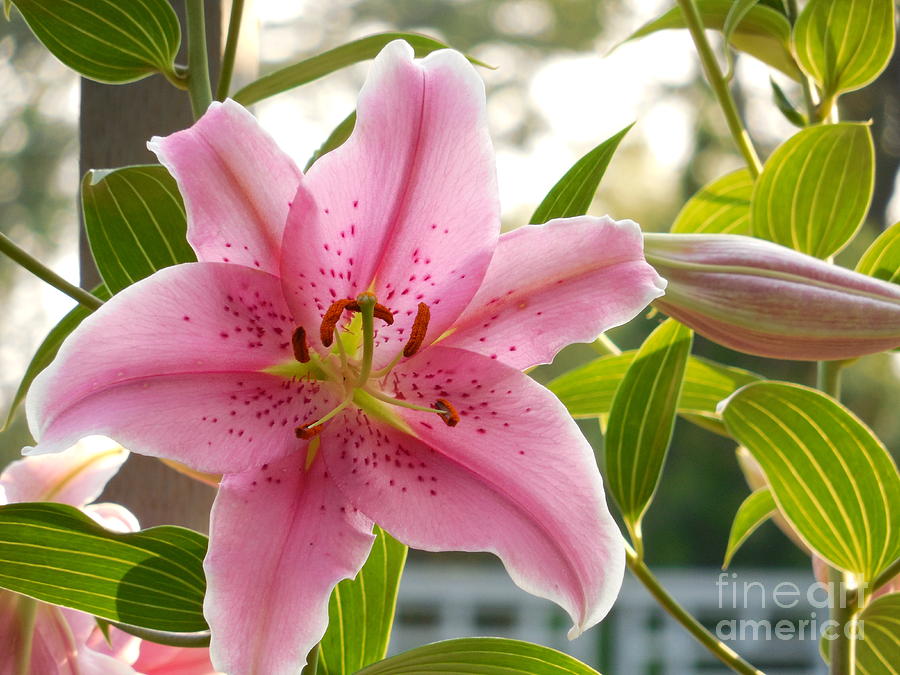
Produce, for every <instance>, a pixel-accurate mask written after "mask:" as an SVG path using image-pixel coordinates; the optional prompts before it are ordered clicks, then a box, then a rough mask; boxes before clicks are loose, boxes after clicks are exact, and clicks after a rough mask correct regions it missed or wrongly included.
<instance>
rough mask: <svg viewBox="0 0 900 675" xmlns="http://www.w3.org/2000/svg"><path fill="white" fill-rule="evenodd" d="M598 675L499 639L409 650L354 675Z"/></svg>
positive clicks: (549, 652)
mask: <svg viewBox="0 0 900 675" xmlns="http://www.w3.org/2000/svg"><path fill="white" fill-rule="evenodd" d="M400 673H403V674H404V675H413V674H415V675H431V674H432V673H466V674H467V675H513V674H514V673H523V674H524V675H599V673H597V671H596V670H594V669H593V668H590V667H589V666H587V665H585V664H584V663H582V662H581V661H577V660H576V659H574V658H572V657H571V656H569V655H568V654H563V653H562V652H558V651H556V650H555V649H550V648H549V647H542V646H541V645H535V644H531V643H530V642H520V641H519V640H506V639H502V638H461V639H459V640H445V641H444V642H435V643H434V644H430V645H425V646H424V647H417V648H416V649H410V650H409V651H407V652H403V653H402V654H397V655H396V656H392V657H391V658H389V659H385V660H384V661H381V662H379V663H376V664H374V665H371V666H369V667H368V668H363V669H362V670H360V671H359V673H357V675H400Z"/></svg>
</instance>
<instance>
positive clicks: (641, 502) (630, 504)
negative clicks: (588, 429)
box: [605, 319, 694, 531]
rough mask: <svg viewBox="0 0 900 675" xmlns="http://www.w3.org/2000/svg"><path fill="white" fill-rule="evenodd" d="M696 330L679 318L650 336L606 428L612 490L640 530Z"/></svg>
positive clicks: (621, 388) (615, 401)
mask: <svg viewBox="0 0 900 675" xmlns="http://www.w3.org/2000/svg"><path fill="white" fill-rule="evenodd" d="M693 337H694V334H693V332H692V331H691V329H690V328H688V327H686V326H684V325H682V324H680V323H678V322H677V321H675V320H674V319H668V320H666V321H665V322H664V323H663V324H662V325H660V326H659V327H658V328H657V329H656V330H654V331H653V333H651V334H650V337H648V338H647V339H646V340H645V341H644V344H643V345H641V348H640V349H639V350H638V352H637V354H636V355H635V357H634V361H633V362H632V363H631V365H630V366H629V367H628V371H627V372H626V373H625V377H624V378H623V379H622V383H621V384H620V385H619V388H618V389H617V390H616V395H615V397H614V398H613V402H612V407H611V408H610V412H609V426H608V428H607V431H606V442H605V450H606V470H607V477H608V481H609V488H610V491H611V492H612V493H613V495H614V496H615V498H616V501H617V502H618V503H619V507H620V508H621V510H622V515H623V517H624V518H625V520H626V522H628V523H629V525H630V526H631V527H632V530H633V531H634V530H637V529H638V527H639V524H640V520H641V517H642V516H643V514H644V512H645V511H646V510H647V507H648V506H649V505H650V501H651V500H652V499H653V493H654V492H656V486H657V484H658V483H659V478H660V474H661V472H662V467H663V463H664V462H665V459H666V453H667V452H668V450H669V442H670V440H671V438H672V428H673V427H674V425H675V411H676V410H677V409H678V398H679V396H680V395H681V388H682V382H683V380H684V371H685V368H686V367H687V360H688V356H689V355H690V353H691V344H692V343H693Z"/></svg>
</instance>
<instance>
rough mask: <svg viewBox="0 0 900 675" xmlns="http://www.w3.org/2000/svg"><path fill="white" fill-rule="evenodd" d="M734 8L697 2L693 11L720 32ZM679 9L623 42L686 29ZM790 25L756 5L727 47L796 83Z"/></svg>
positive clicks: (728, 1)
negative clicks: (770, 67) (675, 29)
mask: <svg viewBox="0 0 900 675" xmlns="http://www.w3.org/2000/svg"><path fill="white" fill-rule="evenodd" d="M733 6H734V4H733V2H732V0H698V2H697V9H698V10H699V11H700V16H701V18H702V19H703V25H704V26H705V27H706V28H714V29H716V30H722V29H724V27H725V21H726V20H727V18H728V15H729V13H730V12H731V11H732V7H733ZM686 27H687V26H686V24H685V22H684V17H683V15H682V14H681V9H680V8H679V7H677V6H676V7H673V8H672V9H670V10H669V11H668V12H666V13H665V14H663V15H662V16H660V17H658V18H656V19H654V20H652V21H650V22H648V23H646V24H644V25H643V26H641V27H640V28H638V29H637V30H636V31H635V32H634V33H632V34H631V35H629V36H628V38H627V39H626V42H627V41H629V40H635V39H637V38H641V37H644V36H646V35H650V34H652V33H656V32H657V31H661V30H667V29H671V28H686ZM790 39H791V24H790V22H789V21H788V20H787V19H786V18H785V17H784V15H783V14H781V13H779V12H776V11H775V10H774V9H772V8H771V7H766V6H765V5H761V4H757V5H756V6H755V7H753V8H752V9H750V10H749V11H748V12H747V13H746V14H745V15H744V17H743V18H742V19H741V22H740V23H739V24H738V25H737V26H736V27H735V29H734V32H733V33H732V34H731V45H732V46H733V47H734V48H735V49H738V50H740V51H742V52H746V53H747V54H750V55H751V56H754V57H756V58H757V59H759V60H760V61H762V62H763V63H767V64H768V65H770V66H772V67H773V68H777V69H778V70H780V71H781V72H783V73H785V74H786V75H789V76H790V77H792V78H794V79H795V80H798V79H800V75H801V74H800V70H799V68H797V64H796V63H795V62H794V58H793V57H792V56H791V51H790V47H789V45H790Z"/></svg>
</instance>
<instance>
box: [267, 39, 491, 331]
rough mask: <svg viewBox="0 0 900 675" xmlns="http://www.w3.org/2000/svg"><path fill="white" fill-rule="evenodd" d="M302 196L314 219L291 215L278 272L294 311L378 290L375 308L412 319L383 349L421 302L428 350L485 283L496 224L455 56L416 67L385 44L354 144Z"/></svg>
mask: <svg viewBox="0 0 900 675" xmlns="http://www.w3.org/2000/svg"><path fill="white" fill-rule="evenodd" d="M304 186H305V187H306V188H308V190H309V192H310V193H311V195H312V196H313V198H314V199H315V202H316V203H317V205H318V209H319V213H318V218H310V217H309V215H308V213H307V205H298V206H297V208H292V210H291V215H290V217H289V219H288V225H287V228H286V230H285V239H284V250H285V258H286V260H285V262H284V264H283V267H282V273H283V275H284V276H285V281H286V283H289V284H292V285H293V288H292V289H291V290H290V291H289V292H288V293H287V297H288V302H290V303H291V304H292V307H293V308H294V310H295V312H296V313H297V314H301V313H302V312H301V311H300V310H299V309H298V305H300V304H303V303H308V304H309V305H310V306H317V307H318V312H319V314H321V312H323V311H324V309H325V308H327V307H328V306H329V305H330V304H331V302H332V301H333V300H334V299H336V298H342V297H356V295H358V294H359V293H361V292H362V291H365V290H367V289H369V287H370V284H374V285H373V290H374V292H375V294H376V295H377V297H378V300H379V302H381V303H383V304H385V305H386V306H388V307H390V308H391V309H392V310H394V312H395V314H399V316H400V317H407V318H408V320H407V321H397V322H395V324H394V325H393V326H391V327H381V328H380V331H379V335H380V337H381V341H389V340H394V341H396V342H397V343H398V345H399V342H400V341H401V340H403V339H405V338H404V337H403V335H404V333H403V332H402V331H404V330H405V331H408V330H409V322H410V320H411V318H412V316H414V314H415V311H416V307H417V304H418V303H419V302H425V303H427V304H429V305H430V306H431V325H430V329H429V332H428V337H427V338H426V340H433V339H435V338H436V337H437V336H439V335H441V334H442V333H443V332H444V330H446V329H447V328H449V326H450V324H451V323H452V322H453V320H454V319H455V318H456V317H457V316H458V315H459V313H460V312H461V311H462V310H463V308H464V307H465V306H466V305H467V304H468V303H469V301H470V300H471V299H472V296H473V295H474V294H475V291H476V289H477V288H478V285H479V284H480V283H481V280H482V278H483V277H484V274H485V271H486V270H487V265H488V263H489V261H490V258H491V255H492V254H493V250H494V247H495V246H496V241H497V233H498V231H499V223H500V220H499V204H498V197H497V195H498V192H497V182H496V175H495V166H494V159H493V150H492V146H491V142H490V138H489V136H488V133H487V124H486V116H485V95H484V84H483V83H482V81H481V79H480V78H479V77H478V75H477V73H476V72H475V70H474V68H473V67H472V66H471V65H470V64H469V63H468V62H467V61H466V60H465V58H464V57H463V56H462V55H461V54H459V53H457V52H454V51H450V50H440V51H437V52H433V53H432V54H430V55H429V56H428V57H426V58H425V59H422V60H413V50H412V48H411V47H410V46H409V45H408V44H406V43H405V42H402V41H395V42H392V43H390V44H389V45H388V46H387V47H385V48H384V50H382V52H381V53H380V54H379V55H378V56H377V57H376V58H375V61H374V64H373V66H372V69H371V71H370V74H369V78H368V79H367V80H366V84H365V86H364V87H363V90H362V92H361V94H360V97H359V104H358V106H357V122H356V128H355V129H354V131H353V134H352V136H351V137H350V139H349V140H348V141H347V142H346V143H344V145H342V146H341V147H340V148H338V149H336V150H334V151H332V152H330V153H328V154H327V155H325V156H324V157H322V158H321V159H319V160H318V161H317V162H316V163H315V164H314V165H313V167H312V168H311V169H310V170H309V172H308V174H307V176H306V179H305V180H304ZM295 204H296V202H295ZM299 272H304V273H306V276H305V277H302V276H300V275H299V274H298V273H299ZM406 335H407V336H408V332H407V333H406Z"/></svg>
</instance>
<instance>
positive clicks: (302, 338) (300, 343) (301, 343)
mask: <svg viewBox="0 0 900 675" xmlns="http://www.w3.org/2000/svg"><path fill="white" fill-rule="evenodd" d="M291 346H292V347H293V349H294V358H295V359H297V361H299V362H300V363H309V345H307V344H306V329H305V328H303V326H297V327H296V328H295V329H294V334H293V335H291Z"/></svg>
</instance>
